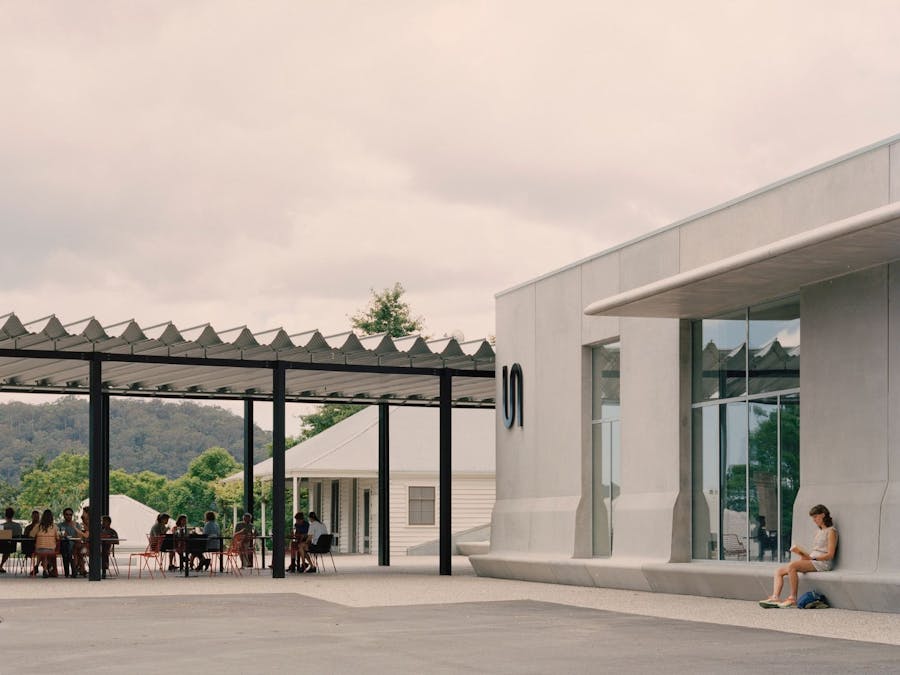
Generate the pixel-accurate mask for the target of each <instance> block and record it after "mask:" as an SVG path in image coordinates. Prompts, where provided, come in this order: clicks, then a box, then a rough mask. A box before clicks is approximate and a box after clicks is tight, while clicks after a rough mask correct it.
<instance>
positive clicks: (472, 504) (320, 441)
mask: <svg viewBox="0 0 900 675" xmlns="http://www.w3.org/2000/svg"><path fill="white" fill-rule="evenodd" d="M438 414H439V411H438V409H437V408H422V407H399V406H392V407H391V408H390V493H391V494H390V553H391V555H404V554H406V553H407V550H408V549H409V548H411V547H415V546H420V545H422V544H425V543H426V542H431V541H433V540H436V539H437V538H438V513H439V511H440V499H439V492H440V490H439V481H438V457H439V455H438V449H439V448H438V443H439V437H438ZM452 419H453V422H452V437H453V461H452V466H453V472H452V475H453V481H452V482H453V485H452V499H453V514H452V522H453V532H454V534H455V535H456V534H459V533H464V532H467V531H470V530H472V529H474V528H480V527H484V526H487V525H488V524H489V523H490V519H491V509H492V508H493V506H494V447H495V444H494V419H495V416H494V411H493V410H490V409H484V410H482V409H466V410H462V409H461V410H456V411H454V413H453V418H452ZM242 475H243V474H237V475H236V476H231V477H230V478H229V480H236V479H238V478H240V477H241V476H242ZM253 475H254V477H255V478H260V479H262V480H271V477H272V460H271V459H267V460H265V461H263V462H260V463H258V464H256V465H255V466H254V469H253ZM285 475H286V477H287V479H288V480H289V481H291V482H292V484H293V488H294V489H293V494H294V495H295V497H294V511H295V512H296V511H297V508H298V504H297V497H296V496H297V495H298V494H299V491H298V489H297V487H298V486H299V485H306V486H308V487H309V503H310V509H311V510H313V511H315V512H316V513H317V514H318V515H319V518H320V519H321V520H322V522H323V523H325V524H326V525H327V526H328V529H329V531H331V532H333V533H335V534H336V535H337V536H336V545H337V550H340V551H341V552H344V553H375V552H376V551H377V550H378V406H370V407H367V408H364V409H363V410H361V411H360V412H358V413H356V414H355V415H352V416H350V417H348V418H347V419H345V420H343V421H341V422H339V423H338V424H336V425H334V426H333V427H330V428H329V429H326V430H325V431H323V432H321V433H319V434H317V435H315V436H313V437H312V438H310V439H309V440H307V441H304V442H303V443H300V444H298V445H295V446H294V447H293V448H290V449H288V450H287V451H286V452H285ZM301 481H302V483H301ZM483 537H484V538H485V539H487V534H486V532H485V534H484V535H483Z"/></svg>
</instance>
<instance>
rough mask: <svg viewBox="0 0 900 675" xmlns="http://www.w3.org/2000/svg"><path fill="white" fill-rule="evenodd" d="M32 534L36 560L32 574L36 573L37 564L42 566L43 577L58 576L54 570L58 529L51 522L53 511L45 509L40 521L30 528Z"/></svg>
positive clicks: (57, 545)
mask: <svg viewBox="0 0 900 675" xmlns="http://www.w3.org/2000/svg"><path fill="white" fill-rule="evenodd" d="M32 534H34V559H35V561H36V563H35V566H34V570H33V571H32V575H34V574H36V573H37V566H38V564H41V565H43V566H44V578H45V579H46V578H47V577H55V576H58V574H59V573H58V572H57V571H56V554H57V553H58V552H59V530H57V529H56V523H54V522H53V511H51V510H50V509H45V510H44V512H43V513H42V514H41V521H40V522H39V523H38V526H37V527H35V528H34V529H33V530H32Z"/></svg>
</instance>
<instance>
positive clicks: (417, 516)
mask: <svg viewBox="0 0 900 675" xmlns="http://www.w3.org/2000/svg"><path fill="white" fill-rule="evenodd" d="M409 524H410V525H434V486H431V487H416V486H410V488H409Z"/></svg>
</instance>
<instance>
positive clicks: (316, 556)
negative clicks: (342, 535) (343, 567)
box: [306, 534, 337, 574]
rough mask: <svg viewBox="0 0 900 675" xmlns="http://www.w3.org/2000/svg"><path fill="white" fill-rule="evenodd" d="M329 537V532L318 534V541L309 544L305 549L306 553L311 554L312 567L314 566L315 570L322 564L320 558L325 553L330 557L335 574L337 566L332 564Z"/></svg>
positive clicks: (332, 557)
mask: <svg viewBox="0 0 900 675" xmlns="http://www.w3.org/2000/svg"><path fill="white" fill-rule="evenodd" d="M331 538H332V536H331V535H330V534H320V535H319V539H318V541H316V543H315V544H310V545H309V548H308V549H307V551H306V552H307V553H309V555H311V556H312V560H313V567H315V568H316V571H317V572H318V571H319V566H320V565H321V564H322V559H323V558H324V557H325V555H326V554H327V555H328V556H330V557H331V566H332V567H333V568H334V572H335V574H337V566H336V565H335V564H334V555H333V554H332V553H331Z"/></svg>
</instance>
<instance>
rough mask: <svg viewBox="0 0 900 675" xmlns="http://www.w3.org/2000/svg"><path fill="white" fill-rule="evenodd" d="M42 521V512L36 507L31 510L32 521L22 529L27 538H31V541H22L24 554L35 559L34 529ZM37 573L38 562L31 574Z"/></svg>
mask: <svg viewBox="0 0 900 675" xmlns="http://www.w3.org/2000/svg"><path fill="white" fill-rule="evenodd" d="M40 523H41V512H40V511H38V510H37V509H35V510H34V511H32V512H31V522H30V523H28V525H26V526H25V528H24V529H23V530H22V536H23V537H25V538H26V539H31V541H23V542H22V555H24V556H25V557H26V558H31V559H32V560H34V529H35V528H36V527H37V526H38V525H40ZM35 574H37V564H36V563H35V565H34V568H33V569H32V574H31V576H34V575H35Z"/></svg>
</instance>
